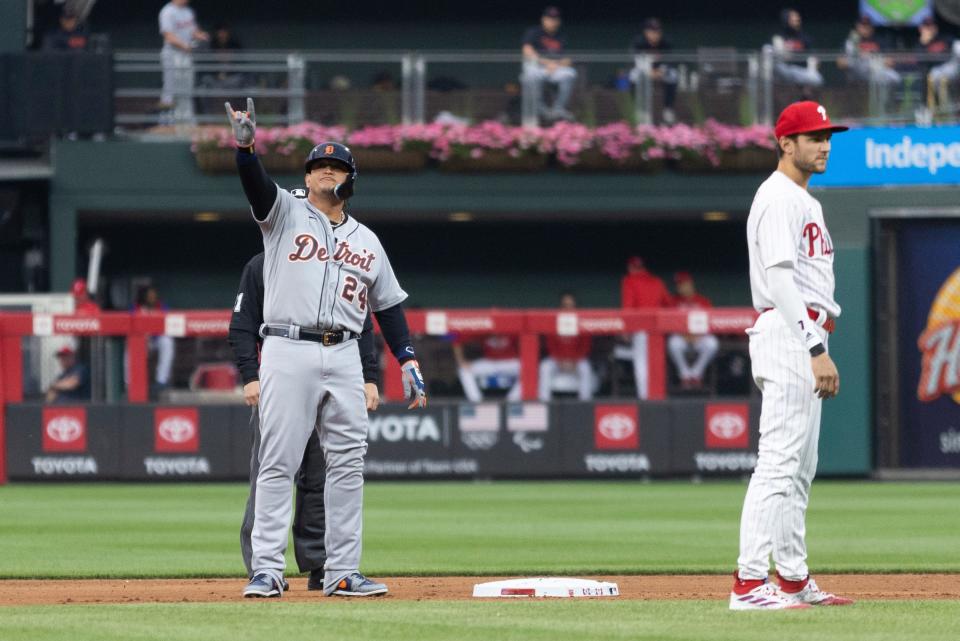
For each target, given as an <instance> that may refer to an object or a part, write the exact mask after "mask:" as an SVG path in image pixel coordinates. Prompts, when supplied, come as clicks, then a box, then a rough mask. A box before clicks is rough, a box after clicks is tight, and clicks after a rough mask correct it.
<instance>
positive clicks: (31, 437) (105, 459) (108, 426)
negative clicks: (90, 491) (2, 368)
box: [7, 405, 121, 481]
mask: <svg viewBox="0 0 960 641" xmlns="http://www.w3.org/2000/svg"><path fill="white" fill-rule="evenodd" d="M120 413H121V407H120V406H115V405H77V406H69V405H62V406H61V405H50V406H39V405H12V406H9V407H8V408H7V457H8V458H7V473H8V475H9V477H10V478H11V479H24V480H43V479H51V480H61V481H63V480H71V479H114V478H118V476H119V451H120V439H119V434H118V430H117V425H118V424H119V416H120Z"/></svg>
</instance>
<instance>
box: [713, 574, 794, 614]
mask: <svg viewBox="0 0 960 641" xmlns="http://www.w3.org/2000/svg"><path fill="white" fill-rule="evenodd" d="M809 607H810V605H809V604H807V603H803V602H801V601H798V600H796V599H794V598H792V597H790V596H788V595H786V594H784V593H783V592H782V591H781V590H780V588H778V587H777V586H776V585H774V584H773V583H770V582H769V581H764V582H763V585H758V586H757V587H755V588H753V589H752V590H750V591H749V592H747V593H746V594H737V593H736V592H731V593H730V609H731V610H805V609H807V608H809Z"/></svg>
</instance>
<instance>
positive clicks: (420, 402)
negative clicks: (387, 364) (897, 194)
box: [400, 361, 427, 410]
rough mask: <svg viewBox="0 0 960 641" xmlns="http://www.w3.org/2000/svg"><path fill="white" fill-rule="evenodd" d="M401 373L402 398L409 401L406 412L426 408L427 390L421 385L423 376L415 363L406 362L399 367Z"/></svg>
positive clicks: (418, 365)
mask: <svg viewBox="0 0 960 641" xmlns="http://www.w3.org/2000/svg"><path fill="white" fill-rule="evenodd" d="M400 371H401V372H403V397H404V398H405V399H407V400H408V401H410V404H409V405H407V409H408V410H412V409H413V408H415V407H426V406H427V390H426V387H425V386H424V384H423V374H421V373H420V364H419V363H417V361H407V362H406V363H404V364H403V365H401V366H400Z"/></svg>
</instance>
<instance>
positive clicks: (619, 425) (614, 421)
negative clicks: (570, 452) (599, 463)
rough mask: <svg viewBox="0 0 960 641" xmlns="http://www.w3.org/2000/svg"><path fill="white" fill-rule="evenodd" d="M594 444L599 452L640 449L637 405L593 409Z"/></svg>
mask: <svg viewBox="0 0 960 641" xmlns="http://www.w3.org/2000/svg"><path fill="white" fill-rule="evenodd" d="M593 442H594V445H595V446H596V448H597V449H598V450H635V449H638V448H639V447H640V419H639V416H638V412H637V406H636V405H597V406H596V407H594V409H593Z"/></svg>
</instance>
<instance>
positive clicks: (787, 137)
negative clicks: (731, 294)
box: [730, 101, 853, 610]
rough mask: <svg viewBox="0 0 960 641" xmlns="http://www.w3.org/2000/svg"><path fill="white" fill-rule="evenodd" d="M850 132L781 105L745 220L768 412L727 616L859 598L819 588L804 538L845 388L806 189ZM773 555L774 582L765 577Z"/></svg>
mask: <svg viewBox="0 0 960 641" xmlns="http://www.w3.org/2000/svg"><path fill="white" fill-rule="evenodd" d="M845 130H846V127H838V126H835V125H833V124H832V123H831V122H830V118H829V117H828V116H827V111H826V109H824V108H823V106H821V105H819V104H817V103H816V102H812V101H804V102H797V103H794V104H792V105H790V106H788V107H787V108H786V109H784V111H783V113H782V114H780V117H779V119H778V120H777V125H776V128H775V132H774V133H775V135H776V138H777V156H778V158H779V163H778V166H777V170H776V171H775V172H773V174H772V175H771V176H770V177H769V178H767V180H765V181H764V183H763V184H762V185H760V188H759V189H758V190H757V194H756V196H755V197H754V200H753V205H752V206H751V208H750V216H749V218H748V219H747V245H748V249H749V253H750V289H751V293H752V295H753V306H754V307H755V308H756V310H757V311H758V312H760V316H759V318H758V319H757V322H756V324H754V326H753V327H752V328H751V329H749V330H747V333H748V334H749V335H750V358H751V360H752V366H753V378H754V380H755V381H756V384H757V387H759V388H760V391H761V393H762V394H763V405H762V410H761V413H760V448H759V455H758V458H757V467H756V469H754V471H753V476H752V477H751V479H750V486H749V488H748V489H747V496H746V498H745V499H744V503H743V514H742V517H741V520H740V558H739V559H738V562H737V565H738V567H737V571H736V573H735V574H734V587H733V591H732V592H731V594H730V609H731V610H782V609H797V608H809V607H810V606H811V605H848V604H850V603H853V601H851V600H850V599H846V598H843V597H838V596H836V595H833V594H830V593H828V592H824V591H823V590H821V589H820V588H819V587H818V586H817V584H816V582H815V581H814V580H813V579H812V578H811V577H810V574H809V571H808V569H807V547H806V541H805V534H806V526H805V515H806V511H807V502H808V499H809V496H810V484H811V482H812V481H813V477H814V474H815V473H816V470H817V443H818V440H819V436H820V410H821V404H822V402H823V400H824V399H828V398H831V397H833V396H836V394H837V393H838V392H839V390H840V376H839V374H838V373H837V368H836V366H835V365H834V364H833V361H832V360H831V358H830V355H829V354H828V352H827V343H828V336H829V334H830V333H831V332H832V331H833V328H834V325H835V319H836V318H837V317H838V316H839V315H840V306H839V305H838V304H837V302H836V301H835V300H834V299H833V292H834V278H833V243H832V242H831V240H830V234H829V233H828V232H827V226H826V223H825V222H824V218H823V210H822V208H821V207H820V203H819V202H817V200H816V199H815V198H813V196H811V195H810V194H809V193H808V192H807V185H808V183H809V181H810V177H811V176H812V175H813V174H821V173H823V172H824V171H826V168H827V158H828V156H829V155H830V138H831V136H832V135H833V133H834V132H839V131H845ZM770 557H773V561H774V565H775V566H776V571H777V578H778V580H779V585H778V584H775V583H771V582H770V581H769V579H768V575H769V572H770Z"/></svg>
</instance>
